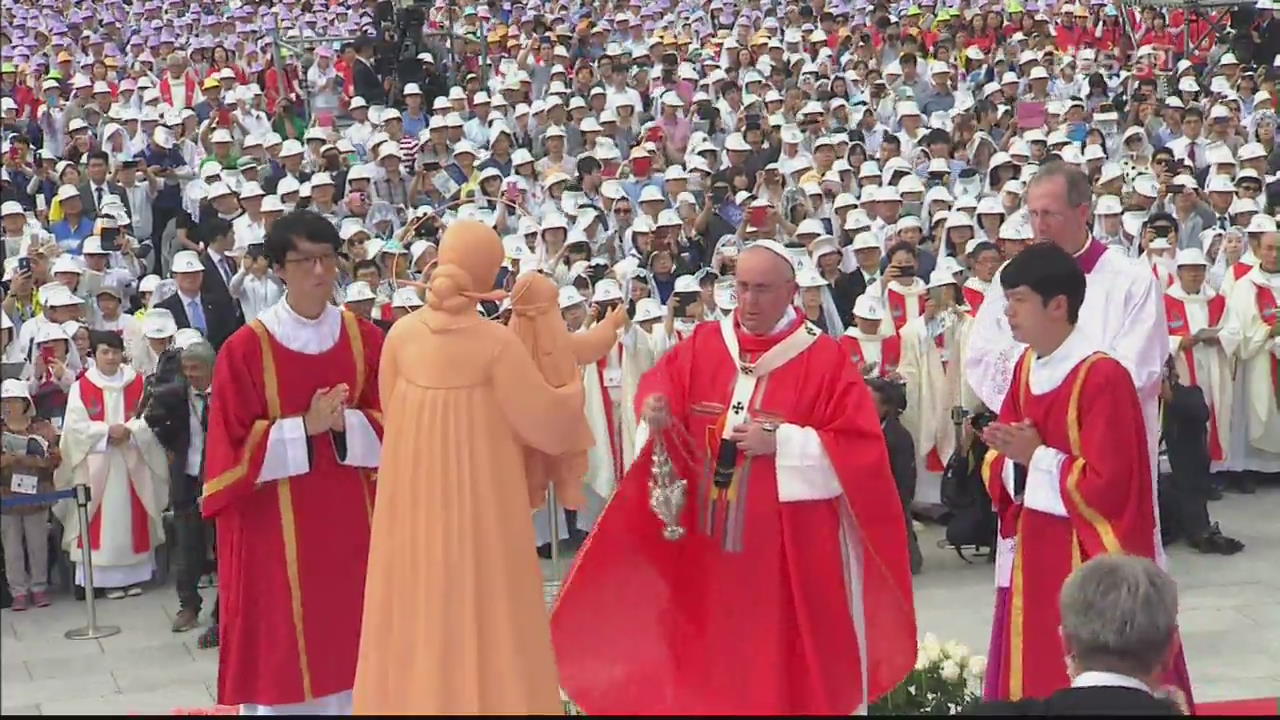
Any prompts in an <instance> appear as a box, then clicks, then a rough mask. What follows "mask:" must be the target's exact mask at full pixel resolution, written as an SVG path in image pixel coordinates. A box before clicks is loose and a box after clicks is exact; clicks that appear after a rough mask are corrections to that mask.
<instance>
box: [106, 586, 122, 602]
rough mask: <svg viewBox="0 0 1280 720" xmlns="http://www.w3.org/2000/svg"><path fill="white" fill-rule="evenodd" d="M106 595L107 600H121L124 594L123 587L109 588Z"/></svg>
mask: <svg viewBox="0 0 1280 720" xmlns="http://www.w3.org/2000/svg"><path fill="white" fill-rule="evenodd" d="M106 596H107V599H108V600H123V599H124V596H125V591H124V588H109V589H108V590H107V592H106Z"/></svg>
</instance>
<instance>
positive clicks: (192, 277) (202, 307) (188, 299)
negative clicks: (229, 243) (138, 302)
mask: <svg viewBox="0 0 1280 720" xmlns="http://www.w3.org/2000/svg"><path fill="white" fill-rule="evenodd" d="M170 273H171V274H172V275H173V279H174V280H175V281H176V282H177V284H178V292H176V293H174V294H173V295H170V296H169V297H167V298H165V299H164V300H161V301H160V302H158V303H156V307H162V308H164V309H166V310H168V311H169V312H171V313H173V320H174V322H176V323H177V324H178V327H180V328H187V327H191V328H196V329H197V330H199V331H200V332H201V334H203V335H204V336H205V338H207V339H208V340H209V344H211V345H213V347H214V349H217V348H220V347H222V343H223V342H224V341H226V339H227V338H229V337H231V333H233V332H235V331H236V329H237V328H239V327H240V325H241V323H240V322H239V320H238V319H237V313H236V311H235V308H234V306H233V304H232V300H231V297H230V296H226V297H223V296H220V295H212V294H209V293H205V292H203V286H204V274H205V272H204V264H203V263H202V262H200V256H199V255H198V254H196V252H195V251H194V250H182V251H179V252H178V253H175V254H174V256H173V265H172V269H171V270H170Z"/></svg>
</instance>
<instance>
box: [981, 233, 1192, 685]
mask: <svg viewBox="0 0 1280 720" xmlns="http://www.w3.org/2000/svg"><path fill="white" fill-rule="evenodd" d="M1086 282H1087V280H1086V275H1085V272H1084V271H1083V270H1082V269H1081V268H1080V266H1079V264H1078V262H1077V261H1076V259H1075V258H1073V257H1072V256H1071V255H1070V254H1068V253H1067V252H1066V251H1065V250H1063V249H1062V248H1060V247H1058V246H1057V245H1055V244H1053V243H1037V244H1035V245H1032V246H1031V247H1029V248H1027V249H1026V250H1024V251H1022V252H1021V253H1019V254H1018V256H1017V257H1015V258H1014V259H1012V260H1010V261H1009V264H1008V265H1006V266H1005V267H1004V269H1003V270H1002V271H1001V273H1000V288H1001V290H1002V294H1003V296H1004V297H1005V308H1006V309H1005V310H1004V313H1005V315H1006V316H1007V317H1008V322H1009V327H1010V328H1011V330H1012V332H1013V336H1014V338H1016V339H1017V340H1018V341H1019V342H1022V343H1026V345H1027V346H1028V349H1027V350H1025V351H1024V352H1023V354H1022V356H1021V357H1020V358H1018V359H1017V361H1016V369H1015V370H1014V373H1013V383H1012V387H1011V388H1010V392H1009V393H1008V394H1006V395H1005V397H1004V402H1003V404H1002V405H1001V407H1000V414H999V417H998V419H997V420H996V421H995V422H993V423H991V424H990V425H988V426H987V427H986V429H985V430H984V431H983V434H982V435H983V440H984V441H985V442H986V444H987V446H988V447H989V448H990V450H989V452H988V453H987V456H986V459H985V460H984V463H983V479H984V480H985V482H986V485H987V491H988V493H989V494H990V495H991V501H992V506H993V508H994V509H995V511H996V515H997V516H998V517H999V518H1000V530H999V537H998V540H997V560H996V567H997V569H998V570H997V577H996V584H997V591H996V611H995V622H994V624H993V625H992V632H991V652H990V657H991V658H993V663H992V665H991V667H990V668H989V670H988V673H987V680H986V691H985V693H984V696H985V697H986V698H987V699H989V700H995V699H1009V700H1019V699H1022V698H1023V697H1043V696H1046V695H1048V694H1049V693H1052V692H1053V691H1055V690H1057V689H1059V688H1061V687H1063V686H1064V685H1066V684H1067V668H1066V666H1065V664H1064V662H1063V659H1062V651H1061V647H1060V645H1059V643H1058V638H1057V634H1056V633H1055V632H1054V630H1056V629H1057V628H1058V626H1059V625H1060V624H1061V618H1060V617H1059V614H1058V609H1057V605H1056V604H1055V603H1054V598H1055V597H1056V595H1057V593H1058V591H1059V589H1060V588H1061V586H1062V582H1063V581H1064V580H1065V579H1066V577H1067V575H1068V574H1069V573H1070V571H1071V569H1072V568H1073V567H1075V566H1076V565H1078V564H1079V563H1080V562H1082V561H1084V560H1088V559H1089V558H1091V557H1096V556H1099V555H1104V554H1109V553H1126V554H1130V555H1139V556H1142V557H1148V558H1154V557H1155V556H1156V552H1157V548H1158V547H1159V543H1158V541H1157V528H1156V519H1155V518H1156V514H1155V490H1154V488H1153V486H1152V484H1151V481H1150V477H1151V461H1152V458H1151V456H1150V454H1149V453H1148V451H1147V445H1146V428H1145V426H1144V423H1143V417H1142V415H1143V413H1142V405H1141V403H1140V402H1139V398H1138V393H1137V391H1136V390H1135V389H1134V385H1133V378H1132V377H1131V376H1130V374H1129V372H1128V371H1126V369H1125V367H1124V365H1122V364H1121V363H1120V362H1119V361H1118V360H1116V359H1115V358H1113V357H1111V356H1109V355H1107V354H1106V353H1104V352H1099V351H1097V346H1096V345H1095V344H1094V342H1093V338H1092V336H1091V335H1089V334H1087V333H1084V332H1081V331H1080V329H1079V326H1078V323H1079V321H1080V318H1081V317H1082V316H1081V307H1082V306H1083V304H1084V301H1085V289H1086ZM990 302H991V299H990V298H988V301H987V303H986V304H990ZM986 304H984V307H985V305H986ZM1165 351H1166V353H1167V352H1168V348H1167V347H1166V348H1165ZM1011 608H1012V609H1011ZM1177 661H1178V662H1177V663H1176V664H1175V669H1176V670H1177V673H1175V677H1174V678H1173V680H1174V681H1175V682H1176V683H1177V684H1179V685H1180V686H1182V689H1183V690H1184V692H1185V693H1186V694H1187V697H1188V698H1189V697H1190V692H1191V687H1190V681H1189V680H1188V679H1187V677H1186V671H1185V664H1183V663H1182V662H1181V657H1179V658H1177Z"/></svg>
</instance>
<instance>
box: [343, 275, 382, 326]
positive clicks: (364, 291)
mask: <svg viewBox="0 0 1280 720" xmlns="http://www.w3.org/2000/svg"><path fill="white" fill-rule="evenodd" d="M343 293H344V294H343V302H342V306H343V307H344V308H346V309H347V310H349V311H351V312H352V313H353V314H355V316H356V317H359V318H363V319H365V320H368V321H370V322H373V303H374V301H376V300H377V299H378V296H377V295H375V294H374V293H373V289H372V288H371V287H369V283H367V282H365V281H363V280H356V281H354V282H352V283H351V284H350V285H347V287H346V289H345V290H344V291H343Z"/></svg>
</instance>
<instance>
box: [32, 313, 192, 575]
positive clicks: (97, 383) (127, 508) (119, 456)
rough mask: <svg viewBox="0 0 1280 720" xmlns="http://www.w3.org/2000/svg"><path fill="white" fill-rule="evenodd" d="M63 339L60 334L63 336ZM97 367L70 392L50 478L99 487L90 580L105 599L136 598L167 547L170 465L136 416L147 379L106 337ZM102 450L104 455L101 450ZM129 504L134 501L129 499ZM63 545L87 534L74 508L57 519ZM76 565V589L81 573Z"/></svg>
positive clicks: (101, 337)
mask: <svg viewBox="0 0 1280 720" xmlns="http://www.w3.org/2000/svg"><path fill="white" fill-rule="evenodd" d="M64 337H65V335H64ZM91 349H92V351H93V359H94V365H93V367H91V368H89V369H88V370H87V371H86V372H85V373H84V375H83V376H82V377H81V378H80V380H79V381H77V382H76V383H75V384H74V385H72V386H71V389H70V392H69V393H68V395H67V405H66V415H65V416H64V419H63V424H62V438H61V442H60V446H59V449H60V450H61V452H62V463H61V464H60V465H59V466H58V469H57V472H56V473H55V479H56V482H57V484H58V486H59V487H68V486H70V485H72V484H77V485H81V484H83V485H92V486H93V487H94V488H98V489H99V492H98V494H97V497H98V498H99V500H98V508H97V511H96V513H95V515H94V529H93V535H94V539H95V541H96V542H95V547H94V551H93V579H94V585H95V586H96V587H102V588H106V591H107V597H109V598H122V597H124V596H125V595H126V594H128V595H140V594H141V593H142V588H141V585H142V583H145V582H147V581H149V580H150V579H151V577H152V575H153V573H154V572H155V559H154V557H153V556H152V552H153V550H154V549H155V547H156V546H157V545H159V544H160V543H161V542H163V541H164V540H163V539H164V523H163V521H162V519H161V516H162V513H163V512H164V510H165V507H166V506H167V505H168V504H169V483H168V476H169V461H168V459H167V457H166V456H165V451H164V448H163V447H162V446H161V445H160V442H159V441H158V440H157V439H156V436H155V434H154V433H153V432H152V431H151V428H150V427H149V426H148V425H147V423H146V421H145V420H144V419H143V418H141V417H140V416H139V412H138V411H139V409H140V408H139V407H138V403H139V402H140V400H141V398H142V391H143V385H144V378H143V376H142V375H141V374H139V373H138V372H137V371H136V370H134V369H133V368H132V367H129V365H127V364H125V362H124V340H123V338H121V337H120V336H119V335H117V334H115V333H110V332H104V333H95V334H93V336H92V339H91ZM103 448H105V450H104V449H103ZM131 498H132V500H131ZM58 516H59V519H60V520H61V521H62V523H63V527H64V530H63V538H62V541H63V546H64V547H65V548H67V549H73V548H75V547H76V546H77V545H76V543H77V540H79V539H80V538H81V537H82V533H84V532H86V529H85V528H82V527H81V526H80V523H79V518H78V517H77V515H76V513H75V512H74V509H72V511H71V512H59V513H58ZM72 559H73V561H76V562H77V567H76V584H77V585H83V584H84V580H83V574H84V572H85V571H84V568H82V567H80V566H79V558H78V557H77V556H76V553H72Z"/></svg>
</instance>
